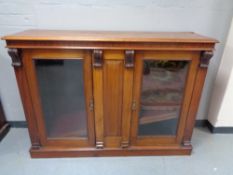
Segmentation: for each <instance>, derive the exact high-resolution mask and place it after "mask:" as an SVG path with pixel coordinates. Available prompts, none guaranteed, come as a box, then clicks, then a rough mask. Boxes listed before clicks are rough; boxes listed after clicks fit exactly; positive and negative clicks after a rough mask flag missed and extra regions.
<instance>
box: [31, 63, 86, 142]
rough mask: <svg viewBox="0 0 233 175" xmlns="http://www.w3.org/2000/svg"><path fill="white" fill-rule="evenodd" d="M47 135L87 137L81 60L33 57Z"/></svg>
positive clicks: (50, 136)
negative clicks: (39, 58)
mask: <svg viewBox="0 0 233 175" xmlns="http://www.w3.org/2000/svg"><path fill="white" fill-rule="evenodd" d="M35 67H36V74H37V79H38V86H39V93H40V97H41V103H42V110H43V116H44V121H45V127H46V132H47V136H48V137H49V138H64V137H65V138H72V137H87V120H86V111H85V97H84V80H83V60H35Z"/></svg>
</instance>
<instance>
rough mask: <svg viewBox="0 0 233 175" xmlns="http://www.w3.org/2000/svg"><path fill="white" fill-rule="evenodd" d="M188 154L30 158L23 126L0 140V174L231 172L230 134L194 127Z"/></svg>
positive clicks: (226, 174) (215, 174) (222, 174)
mask: <svg viewBox="0 0 233 175" xmlns="http://www.w3.org/2000/svg"><path fill="white" fill-rule="evenodd" d="M193 146H194V151H193V153H192V155H191V156H164V157H161V156H151V157H99V158H60V159H31V158H30V156H29V153H28V149H29V147H30V142H29V137H28V132H27V129H16V128H13V129H11V130H10V132H9V133H8V135H7V136H6V138H4V139H3V140H2V142H1V143H0V174H1V175H8V174H12V175H18V174H19V175H32V174H33V175H40V174H41V175H44V174H48V175H49V174H56V175H60V174H69V175H73V174H75V175H89V174H90V175H92V174H93V175H94V174H95V175H101V174H104V175H108V174H111V175H115V174H116V175H119V174H125V175H131V174H132V175H143V174H145V175H150V174H153V175H175V174H177V175H187V174H188V175H233V134H211V133H209V131H208V130H206V129H203V128H197V129H195V132H194V136H193Z"/></svg>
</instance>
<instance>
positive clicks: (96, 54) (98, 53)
mask: <svg viewBox="0 0 233 175" xmlns="http://www.w3.org/2000/svg"><path fill="white" fill-rule="evenodd" d="M93 66H94V67H102V66H103V51H102V50H94V51H93Z"/></svg>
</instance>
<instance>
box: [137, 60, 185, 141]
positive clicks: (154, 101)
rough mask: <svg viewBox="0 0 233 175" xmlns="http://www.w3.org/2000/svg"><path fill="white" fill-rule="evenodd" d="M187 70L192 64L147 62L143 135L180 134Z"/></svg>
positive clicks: (142, 118)
mask: <svg viewBox="0 0 233 175" xmlns="http://www.w3.org/2000/svg"><path fill="white" fill-rule="evenodd" d="M187 71H188V61H154V60H145V61H144V67H143V80H142V91H141V106H140V107H141V109H140V114H139V130H138V135H139V136H145V135H175V134H176V130H177V125H178V121H179V115H180V109H181V104H182V98H183V92H184V87H185V80H186V75H187Z"/></svg>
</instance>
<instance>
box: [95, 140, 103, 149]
mask: <svg viewBox="0 0 233 175" xmlns="http://www.w3.org/2000/svg"><path fill="white" fill-rule="evenodd" d="M96 148H97V149H103V148H104V142H96Z"/></svg>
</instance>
